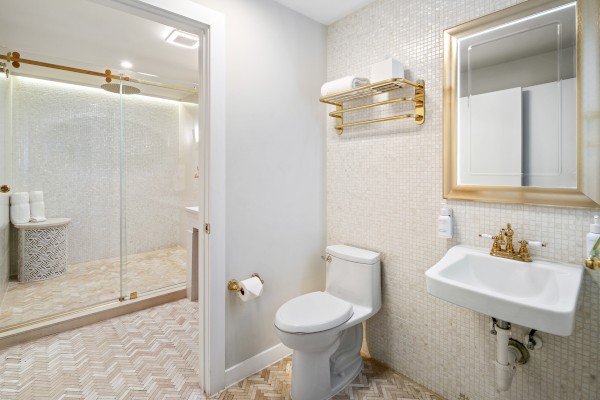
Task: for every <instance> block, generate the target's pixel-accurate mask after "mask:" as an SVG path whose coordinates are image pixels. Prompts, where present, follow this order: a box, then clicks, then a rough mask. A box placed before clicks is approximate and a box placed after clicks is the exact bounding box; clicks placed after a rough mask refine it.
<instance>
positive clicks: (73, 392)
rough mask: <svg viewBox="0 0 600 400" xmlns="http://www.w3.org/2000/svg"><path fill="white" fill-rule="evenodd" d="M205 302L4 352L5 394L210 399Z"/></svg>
mask: <svg viewBox="0 0 600 400" xmlns="http://www.w3.org/2000/svg"><path fill="white" fill-rule="evenodd" d="M198 340H199V339H198V303H192V302H189V301H188V300H180V301H177V302H174V303H169V304H164V305H161V306H158V307H154V308H150V309H147V310H143V311H139V312H136V313H133V314H128V315H124V316H121V317H118V318H113V319H111V320H107V321H103V322H99V323H97V324H93V325H89V326H86V327H83V328H79V329H75V330H72V331H69V332H64V333H60V334H58V335H53V336H48V337H45V338H41V339H38V340H35V341H32V342H28V343H24V344H22V345H17V346H13V347H9V348H7V349H5V350H2V351H0V399H2V400H13V399H19V400H21V399H22V400H34V399H35V400H38V399H39V400H55V399H57V400H58V399H90V400H109V399H131V400H133V399H135V400H146V399H157V400H163V399H185V400H191V399H205V397H204V396H203V393H202V390H201V389H200V387H199V385H198V372H197V366H198V365H199V361H198V350H197V349H198Z"/></svg>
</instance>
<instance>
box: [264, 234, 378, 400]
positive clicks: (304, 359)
mask: <svg viewBox="0 0 600 400" xmlns="http://www.w3.org/2000/svg"><path fill="white" fill-rule="evenodd" d="M326 252H327V266H326V268H327V270H326V285H325V286H326V288H325V291H323V292H312V293H307V294H304V295H301V296H298V297H296V298H293V299H291V300H289V301H288V302H286V303H285V304H283V305H282V306H281V307H280V308H279V310H277V314H276V315H275V328H276V332H277V335H278V336H279V338H280V340H281V342H282V343H283V344H284V345H286V346H287V347H289V348H291V349H292V350H294V354H293V356H292V393H291V396H292V399H293V400H325V399H328V398H330V397H332V396H333V395H335V394H336V393H337V392H339V391H340V390H342V389H343V388H344V387H345V386H346V385H347V384H348V383H350V382H351V381H352V380H353V379H354V378H355V377H356V376H357V375H358V374H359V373H360V371H361V369H362V366H363V362H362V358H361V356H360V349H361V346H362V338H363V330H362V324H361V322H362V321H364V320H366V319H368V318H369V317H371V316H372V315H374V314H375V313H377V311H379V309H380V308H381V266H380V260H379V254H378V253H374V252H372V251H368V250H363V249H359V248H356V247H350V246H344V245H335V246H329V247H327V250H326Z"/></svg>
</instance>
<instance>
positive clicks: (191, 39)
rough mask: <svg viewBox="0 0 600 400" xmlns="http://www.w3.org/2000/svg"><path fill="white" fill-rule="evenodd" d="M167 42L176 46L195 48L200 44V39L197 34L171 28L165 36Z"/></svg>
mask: <svg viewBox="0 0 600 400" xmlns="http://www.w3.org/2000/svg"><path fill="white" fill-rule="evenodd" d="M165 40H166V41H167V42H168V43H172V44H174V45H177V46H181V47H185V48H188V49H195V48H197V47H198V45H199V44H200V40H199V39H198V36H197V35H194V34H193V33H188V32H184V31H180V30H177V29H173V31H172V32H171V33H169V36H167V37H166V38H165Z"/></svg>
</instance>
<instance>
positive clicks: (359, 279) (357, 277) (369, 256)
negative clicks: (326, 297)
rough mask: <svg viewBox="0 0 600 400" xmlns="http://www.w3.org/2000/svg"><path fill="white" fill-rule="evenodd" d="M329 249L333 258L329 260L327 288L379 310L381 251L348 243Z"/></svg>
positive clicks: (328, 252)
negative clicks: (347, 244) (377, 251)
mask: <svg viewBox="0 0 600 400" xmlns="http://www.w3.org/2000/svg"><path fill="white" fill-rule="evenodd" d="M326 253H327V254H328V255H329V256H331V261H329V262H327V267H326V268H327V270H326V273H325V276H326V280H325V291H326V292H327V293H330V294H331V295H333V296H336V297H339V298H341V299H342V300H346V301H348V302H350V303H353V304H358V305H360V306H364V307H369V308H372V309H373V310H375V311H376V310H379V308H380V307H381V262H380V257H379V253H375V252H373V251H369V250H364V249H359V248H357V247H351V246H345V245H334V246H328V247H327V250H326Z"/></svg>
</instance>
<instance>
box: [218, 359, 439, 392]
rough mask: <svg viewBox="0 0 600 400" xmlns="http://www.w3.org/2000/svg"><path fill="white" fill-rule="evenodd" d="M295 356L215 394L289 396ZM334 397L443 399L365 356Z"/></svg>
mask: <svg viewBox="0 0 600 400" xmlns="http://www.w3.org/2000/svg"><path fill="white" fill-rule="evenodd" d="M291 369H292V357H287V358H284V359H283V360H281V361H279V362H277V363H275V364H273V365H271V366H270V367H268V368H265V369H263V370H262V371H260V372H258V373H256V374H254V375H252V376H250V377H248V378H247V379H245V380H243V381H241V382H239V383H238V384H236V385H234V386H232V387H230V388H229V389H227V390H226V391H224V392H223V393H220V394H219V395H217V396H214V399H218V400H290V389H291V381H292V380H291ZM332 400H444V398H443V397H440V396H439V395H437V394H435V393H433V392H432V391H430V390H429V389H427V388H425V387H423V386H421V385H419V384H417V383H415V382H413V381H411V380H410V379H408V378H406V377H405V376H403V375H400V374H398V373H396V372H394V371H392V370H391V369H389V368H387V367H385V366H383V365H381V364H379V363H378V362H377V361H375V360H373V359H369V358H365V367H364V368H363V370H362V371H361V373H360V374H359V375H358V376H357V377H356V378H355V379H354V381H353V382H352V383H351V384H350V385H348V386H347V387H346V388H345V389H344V390H343V391H342V392H341V393H338V394H337V395H336V396H334V397H333V399H332Z"/></svg>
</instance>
